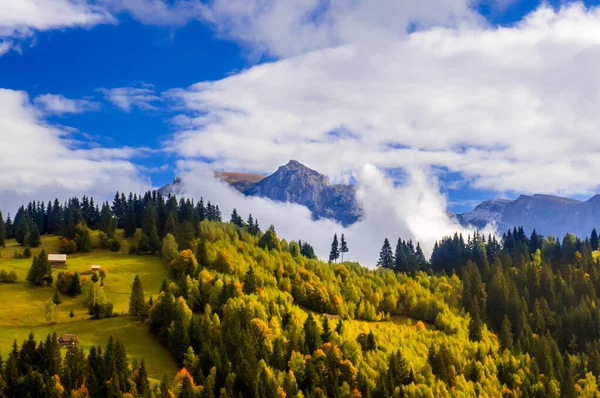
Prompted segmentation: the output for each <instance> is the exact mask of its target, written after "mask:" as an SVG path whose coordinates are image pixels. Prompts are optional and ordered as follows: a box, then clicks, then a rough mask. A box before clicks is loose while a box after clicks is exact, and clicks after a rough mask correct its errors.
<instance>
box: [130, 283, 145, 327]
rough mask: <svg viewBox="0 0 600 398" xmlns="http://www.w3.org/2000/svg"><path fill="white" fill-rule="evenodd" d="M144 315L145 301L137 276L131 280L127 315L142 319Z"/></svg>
mask: <svg viewBox="0 0 600 398" xmlns="http://www.w3.org/2000/svg"><path fill="white" fill-rule="evenodd" d="M145 313H146V301H145V298H144V288H143V287H142V281H141V280H140V277H139V275H136V276H135V278H134V279H133V285H132V286H131V295H130V296H129V314H130V315H133V316H136V317H138V318H139V319H143V318H144V316H145Z"/></svg>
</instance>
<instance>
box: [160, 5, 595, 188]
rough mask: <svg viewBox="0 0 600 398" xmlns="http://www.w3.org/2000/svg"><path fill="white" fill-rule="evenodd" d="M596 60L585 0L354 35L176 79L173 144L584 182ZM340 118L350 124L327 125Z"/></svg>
mask: <svg viewBox="0 0 600 398" xmlns="http://www.w3.org/2000/svg"><path fill="white" fill-rule="evenodd" d="M599 61H600V9H598V8H590V9H585V8H584V7H583V6H582V5H579V4H576V5H571V6H568V7H564V8H562V9H560V10H554V9H552V8H549V7H547V6H542V7H540V8H539V9H538V10H537V11H535V12H534V13H532V14H530V15H529V16H527V17H526V18H525V19H524V20H523V21H521V22H520V23H519V24H518V25H516V26H514V27H512V28H494V29H491V28H487V27H482V26H471V27H460V28H431V29H427V30H424V31H420V32H417V33H413V34H410V35H409V36H408V37H397V38H391V37H389V38H388V39H387V40H385V41H382V42H381V43H380V45H378V46H371V45H365V44H364V43H362V42H360V41H358V42H356V43H353V44H348V45H345V46H342V47H336V48H328V49H324V50H318V51H313V52H310V53H307V54H304V55H300V56H295V57H291V58H288V59H285V60H282V61H278V62H273V63H268V64H263V65H259V66H256V67H253V68H251V69H249V70H247V71H244V72H242V73H240V74H237V75H234V76H231V77H228V78H225V79H222V80H220V81H215V82H202V83H198V84H196V85H193V86H191V87H189V88H187V89H182V90H173V91H171V92H169V93H168V96H169V97H171V98H173V99H175V100H176V101H177V105H178V106H183V107H184V108H187V110H188V112H186V115H182V116H180V117H178V118H177V120H178V122H179V123H178V124H179V128H180V129H181V130H180V132H179V133H178V134H176V136H175V138H174V140H173V142H172V143H171V147H172V149H173V150H174V151H176V152H178V153H179V154H180V155H182V156H183V157H186V158H195V157H205V158H213V159H215V163H214V167H215V168H221V169H230V170H239V169H243V170H248V171H261V172H264V171H269V170H273V169H275V168H276V167H277V166H278V165H280V164H283V163H285V162H287V160H288V159H291V158H294V159H297V160H299V161H302V162H303V163H305V164H307V165H309V166H311V167H313V168H315V169H317V170H319V171H322V172H324V173H326V174H329V175H333V176H335V175H339V174H341V173H342V172H343V171H347V170H353V169H357V168H359V167H360V166H362V165H364V164H373V165H375V166H377V167H380V168H394V167H401V168H409V167H420V168H425V169H427V168H429V167H434V166H436V167H444V168H447V169H448V170H450V171H451V172H456V173H460V174H461V175H462V176H463V178H464V179H465V180H466V181H469V184H470V185H471V186H473V187H476V188H482V189H488V190H494V191H497V192H509V191H518V192H524V193H525V192H545V193H557V194H586V193H589V192H591V191H593V190H595V189H596V188H597V187H598V185H599V183H600V177H599V174H598V172H597V170H599V169H600V157H598V155H597V154H598V152H599V150H600V140H598V138H597V129H598V127H597V126H598V125H599V124H600V113H599V112H597V109H599V108H600V91H599V90H598V87H600V73H598V68H597V65H598V62H599ZM340 128H343V129H344V130H346V131H349V132H351V133H352V134H351V135H350V136H346V137H345V138H342V139H340V138H337V139H335V140H334V139H332V137H331V132H332V131H335V130H339V129H340Z"/></svg>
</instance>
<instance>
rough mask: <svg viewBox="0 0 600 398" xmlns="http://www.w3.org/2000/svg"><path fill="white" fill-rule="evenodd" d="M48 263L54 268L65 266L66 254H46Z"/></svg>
mask: <svg viewBox="0 0 600 398" xmlns="http://www.w3.org/2000/svg"><path fill="white" fill-rule="evenodd" d="M48 263H50V265H51V266H52V268H55V267H64V266H65V265H67V255H66V254H48Z"/></svg>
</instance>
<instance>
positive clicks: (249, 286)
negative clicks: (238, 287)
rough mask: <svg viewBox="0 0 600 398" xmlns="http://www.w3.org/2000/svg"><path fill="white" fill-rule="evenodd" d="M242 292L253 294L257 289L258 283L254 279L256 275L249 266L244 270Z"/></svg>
mask: <svg viewBox="0 0 600 398" xmlns="http://www.w3.org/2000/svg"><path fill="white" fill-rule="evenodd" d="M243 289H244V293H245V294H254V293H256V292H257V290H258V283H257V281H256V275H255V274H254V268H253V267H252V266H251V267H250V268H249V269H248V272H246V276H245V277H244V288H243Z"/></svg>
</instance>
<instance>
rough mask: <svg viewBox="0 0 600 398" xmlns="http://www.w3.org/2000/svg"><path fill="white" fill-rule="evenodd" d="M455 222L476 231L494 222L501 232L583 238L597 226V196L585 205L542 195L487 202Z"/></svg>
mask: <svg viewBox="0 0 600 398" xmlns="http://www.w3.org/2000/svg"><path fill="white" fill-rule="evenodd" d="M457 219H458V220H459V221H460V223H461V224H463V225H472V226H474V227H477V228H483V227H484V226H485V225H487V224H488V223H490V222H492V221H493V222H495V223H496V226H497V228H498V231H500V232H504V231H506V230H507V229H508V228H512V227H514V226H523V228H524V229H525V231H526V232H527V233H531V231H533V229H534V228H535V229H536V231H537V232H538V233H541V234H543V235H546V236H547V235H554V236H563V235H565V234H566V233H568V232H570V233H573V234H575V235H577V236H580V237H584V236H588V235H589V234H590V232H591V231H592V229H593V228H596V227H600V195H595V196H593V197H592V198H590V199H588V200H587V201H585V202H582V201H579V200H575V199H570V198H563V197H559V196H551V195H541V194H535V195H531V196H530V195H521V196H519V197H518V198H517V199H515V200H508V199H494V200H486V201H484V202H482V203H481V204H479V205H478V206H477V207H476V208H475V209H474V210H473V211H471V212H468V213H463V214H458V215H457Z"/></svg>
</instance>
